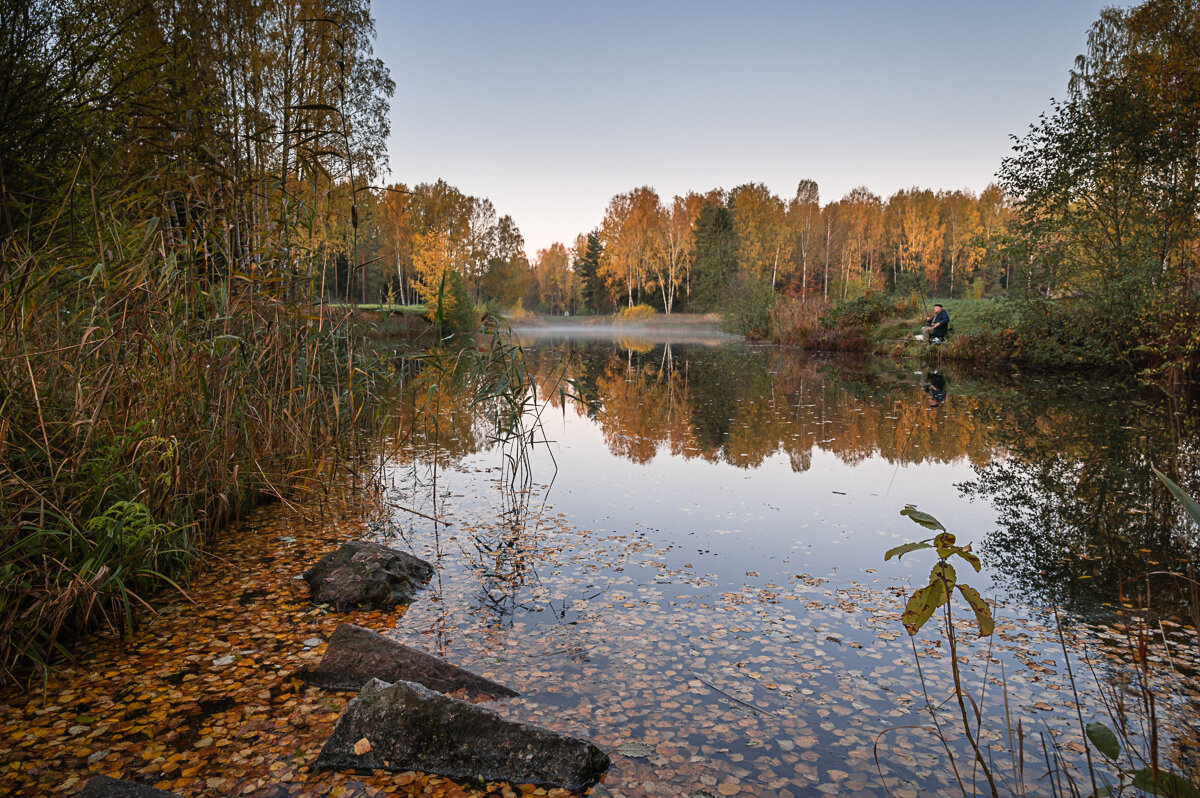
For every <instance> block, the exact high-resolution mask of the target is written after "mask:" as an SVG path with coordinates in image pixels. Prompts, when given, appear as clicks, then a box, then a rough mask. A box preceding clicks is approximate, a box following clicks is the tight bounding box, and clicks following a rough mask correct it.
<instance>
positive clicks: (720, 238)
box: [692, 202, 738, 310]
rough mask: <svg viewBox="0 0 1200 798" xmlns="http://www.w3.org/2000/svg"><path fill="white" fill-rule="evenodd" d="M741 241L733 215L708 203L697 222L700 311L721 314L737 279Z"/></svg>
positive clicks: (696, 296)
mask: <svg viewBox="0 0 1200 798" xmlns="http://www.w3.org/2000/svg"><path fill="white" fill-rule="evenodd" d="M737 248H738V239H737V233H736V231H735V230H734V226H733V214H732V213H730V212H729V209H728V208H726V207H725V206H724V205H723V204H722V203H719V202H708V203H707V204H705V205H704V207H703V208H701V209H700V216H699V217H698V218H697V219H696V262H695V266H694V270H695V288H694V291H693V298H692V302H693V303H694V305H695V306H696V308H697V309H698V310H719V309H720V308H721V306H722V299H723V297H724V293H725V291H726V289H727V288H728V287H729V286H730V284H731V282H732V280H733V279H734V277H735V276H736V275H737V271H738V257H737Z"/></svg>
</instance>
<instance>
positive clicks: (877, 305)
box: [820, 294, 910, 330]
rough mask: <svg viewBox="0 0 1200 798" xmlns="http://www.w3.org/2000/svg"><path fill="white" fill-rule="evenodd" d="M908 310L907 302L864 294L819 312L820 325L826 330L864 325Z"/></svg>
mask: <svg viewBox="0 0 1200 798" xmlns="http://www.w3.org/2000/svg"><path fill="white" fill-rule="evenodd" d="M908 310H910V306H909V305H908V304H907V303H904V302H903V301H902V302H897V301H896V300H894V299H892V298H891V297H889V296H888V295H887V294H865V295H863V296H860V297H856V298H854V299H850V300H847V301H845V302H838V303H836V304H834V305H831V306H829V307H828V308H826V309H825V310H824V311H823V312H822V313H821V319H820V320H821V326H822V327H824V328H825V329H826V330H840V329H843V328H845V327H866V326H868V325H871V324H876V323H878V322H880V321H882V320H884V319H887V318H891V317H893V316H897V315H899V314H900V313H903V312H906V311H908Z"/></svg>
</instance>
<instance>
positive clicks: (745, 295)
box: [721, 278, 775, 338]
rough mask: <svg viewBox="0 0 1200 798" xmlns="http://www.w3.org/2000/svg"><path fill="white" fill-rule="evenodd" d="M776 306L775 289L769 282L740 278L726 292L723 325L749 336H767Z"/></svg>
mask: <svg viewBox="0 0 1200 798" xmlns="http://www.w3.org/2000/svg"><path fill="white" fill-rule="evenodd" d="M774 306H775V292H774V291H773V290H772V289H771V284H770V283H769V282H765V281H760V280H757V279H753V278H738V279H737V280H735V281H734V282H733V283H732V284H731V285H730V286H729V289H728V291H727V293H726V295H725V304H724V312H723V314H722V317H721V328H722V329H724V330H726V331H728V332H732V333H737V334H738V335H744V336H746V337H747V338H766V337H767V336H768V335H769V334H770V331H771V309H772V308H773V307H774Z"/></svg>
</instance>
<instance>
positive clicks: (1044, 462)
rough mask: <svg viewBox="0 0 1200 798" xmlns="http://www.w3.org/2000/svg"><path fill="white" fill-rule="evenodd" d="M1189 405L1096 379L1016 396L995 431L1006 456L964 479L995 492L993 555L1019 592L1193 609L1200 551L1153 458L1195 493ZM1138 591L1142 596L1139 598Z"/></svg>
mask: <svg viewBox="0 0 1200 798" xmlns="http://www.w3.org/2000/svg"><path fill="white" fill-rule="evenodd" d="M1198 419H1200V416H1197V414H1196V413H1195V412H1194V411H1189V410H1186V409H1181V408H1180V407H1179V406H1178V405H1177V404H1176V403H1174V402H1173V401H1170V400H1168V399H1164V398H1162V397H1155V396H1152V395H1137V394H1131V393H1130V392H1127V391H1122V390H1111V389H1101V388H1098V387H1095V386H1078V385H1076V386H1065V385H1053V386H1033V387H1032V389H1030V390H1025V391H1022V392H1020V393H1019V394H1017V395H1014V396H1013V397H1011V398H1010V399H1009V401H1008V403H1007V406H1006V410H1005V412H1004V413H1003V414H1002V415H1001V416H999V417H998V421H999V423H997V424H996V425H995V428H994V430H993V432H992V437H993V438H994V440H995V442H996V445H997V446H998V447H1002V448H1003V450H1004V451H1005V452H1006V453H1007V457H1005V458H1003V459H997V460H995V461H993V462H991V463H988V464H986V465H984V466H983V467H980V468H977V474H978V477H977V478H976V479H975V480H973V481H972V482H970V483H967V484H965V485H963V486H961V487H962V488H963V489H964V490H965V491H966V492H968V493H970V494H972V495H978V496H983V497H987V498H989V499H990V500H991V501H992V502H993V504H994V505H995V506H996V508H997V509H998V510H999V518H1000V522H999V526H998V528H997V529H996V531H995V532H994V533H993V534H992V535H991V537H990V538H989V541H988V550H989V553H990V554H991V555H992V557H993V559H994V561H995V562H996V564H997V565H998V566H999V569H1000V571H1001V572H1002V573H1003V574H1004V577H1005V578H1006V579H1008V580H1010V581H1011V582H1012V583H1013V584H1012V585H1011V587H1012V588H1014V589H1016V590H1018V591H1020V592H1021V593H1024V594H1032V595H1034V596H1036V597H1039V598H1042V599H1043V600H1050V601H1054V602H1055V603H1059V604H1062V605H1065V606H1067V607H1068V608H1071V609H1073V610H1076V611H1080V612H1086V611H1090V610H1092V609H1094V608H1095V607H1096V606H1097V602H1110V603H1111V602H1114V601H1116V600H1117V599H1118V598H1119V597H1121V596H1125V597H1126V598H1127V599H1128V600H1129V601H1130V602H1134V603H1136V602H1138V601H1143V602H1144V601H1145V600H1146V599H1145V591H1146V589H1147V587H1149V590H1150V603H1152V604H1153V605H1155V606H1157V607H1159V608H1162V609H1169V608H1176V609H1182V608H1184V607H1186V606H1187V605H1188V604H1189V598H1188V591H1187V589H1186V587H1185V583H1184V582H1183V581H1182V580H1179V579H1176V578H1171V577H1168V576H1162V575H1160V576H1155V577H1150V578H1149V579H1148V580H1147V579H1144V578H1143V577H1144V576H1145V575H1146V574H1149V573H1151V572H1155V571H1169V570H1178V571H1179V572H1181V573H1185V574H1191V575H1192V576H1193V577H1194V576H1195V572H1194V569H1195V562H1196V559H1197V555H1198V554H1200V546H1198V545H1197V539H1196V537H1195V535H1194V534H1190V533H1189V529H1188V524H1187V522H1186V521H1185V519H1184V516H1183V514H1182V512H1181V510H1180V508H1179V506H1178V505H1177V504H1176V502H1175V501H1174V499H1173V498H1172V497H1171V496H1170V495H1169V493H1168V492H1167V490H1166V489H1165V488H1164V486H1163V485H1161V484H1160V483H1159V482H1158V480H1157V479H1155V478H1154V476H1153V474H1152V472H1151V470H1150V467H1151V465H1157V466H1158V467H1159V468H1163V469H1165V470H1167V471H1168V472H1169V473H1171V474H1172V475H1173V476H1174V477H1175V478H1177V479H1178V480H1179V481H1180V482H1181V484H1183V485H1184V486H1185V488H1187V489H1189V490H1190V491H1191V492H1192V493H1193V494H1195V493H1197V492H1198V491H1197V488H1200V462H1198V459H1197V456H1196V452H1197V448H1196V444H1197V441H1198V440H1200V434H1198V433H1200V429H1198V428H1197V422H1198ZM1139 594H1140V595H1139Z"/></svg>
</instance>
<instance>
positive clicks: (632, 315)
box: [616, 305, 658, 324]
mask: <svg viewBox="0 0 1200 798" xmlns="http://www.w3.org/2000/svg"><path fill="white" fill-rule="evenodd" d="M657 315H658V311H657V310H655V309H654V308H652V307H650V306H649V305H634V306H633V307H628V308H621V310H620V311H619V312H618V313H617V317H616V320H617V322H618V323H621V324H633V323H637V322H645V321H649V320H650V319H652V318H654V317H655V316H657Z"/></svg>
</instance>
